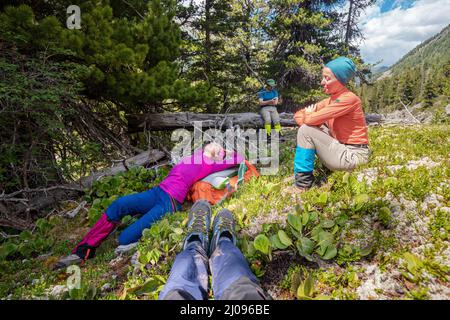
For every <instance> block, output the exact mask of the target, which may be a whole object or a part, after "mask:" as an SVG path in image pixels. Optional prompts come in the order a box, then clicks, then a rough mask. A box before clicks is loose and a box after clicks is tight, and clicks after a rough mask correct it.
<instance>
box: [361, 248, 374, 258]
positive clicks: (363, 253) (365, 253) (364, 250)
mask: <svg viewBox="0 0 450 320" xmlns="http://www.w3.org/2000/svg"><path fill="white" fill-rule="evenodd" d="M371 253H372V246H370V245H369V246H367V247H364V248H362V249H361V257H366V256H368V255H369V254H371Z"/></svg>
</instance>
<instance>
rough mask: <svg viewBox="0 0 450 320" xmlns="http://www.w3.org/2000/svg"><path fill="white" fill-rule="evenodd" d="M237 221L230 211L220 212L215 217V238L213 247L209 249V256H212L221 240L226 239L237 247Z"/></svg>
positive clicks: (223, 210)
mask: <svg viewBox="0 0 450 320" xmlns="http://www.w3.org/2000/svg"><path fill="white" fill-rule="evenodd" d="M235 228H236V221H235V220H234V217H233V214H232V213H231V211H230V210H228V209H222V210H220V211H219V212H218V213H217V214H216V216H215V217H214V222H213V236H212V239H211V246H210V248H209V255H210V256H211V255H212V254H213V252H214V250H216V247H217V245H218V244H219V240H220V238H223V237H226V238H229V239H230V240H231V242H233V244H234V245H236V238H237V237H236V232H235Z"/></svg>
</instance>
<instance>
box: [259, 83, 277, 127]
mask: <svg viewBox="0 0 450 320" xmlns="http://www.w3.org/2000/svg"><path fill="white" fill-rule="evenodd" d="M275 85H276V84H275V80H273V79H268V80H267V81H266V87H265V88H263V89H262V90H261V91H259V92H258V100H259V105H260V106H261V110H260V113H261V116H262V117H263V120H264V128H265V129H266V133H267V135H270V133H271V131H272V122H273V124H274V125H275V131H276V132H278V133H279V134H280V135H281V134H282V132H281V124H280V116H279V115H278V111H277V105H278V98H279V96H278V91H277V90H276V89H275Z"/></svg>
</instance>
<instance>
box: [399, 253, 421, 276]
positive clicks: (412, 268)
mask: <svg viewBox="0 0 450 320" xmlns="http://www.w3.org/2000/svg"><path fill="white" fill-rule="evenodd" d="M403 259H404V260H405V261H406V263H407V269H408V271H409V272H411V273H413V274H414V273H415V272H416V271H417V269H419V268H420V267H422V266H423V262H422V260H420V259H419V258H418V257H417V256H415V255H413V254H412V253H409V252H406V253H404V254H403Z"/></svg>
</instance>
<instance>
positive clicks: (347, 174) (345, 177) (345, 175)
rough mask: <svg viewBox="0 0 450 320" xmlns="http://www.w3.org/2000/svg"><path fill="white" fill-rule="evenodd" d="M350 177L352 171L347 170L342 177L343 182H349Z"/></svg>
mask: <svg viewBox="0 0 450 320" xmlns="http://www.w3.org/2000/svg"><path fill="white" fill-rule="evenodd" d="M349 177H350V173H349V172H346V173H345V174H344V176H343V177H342V182H344V183H345V184H348V178H349Z"/></svg>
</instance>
